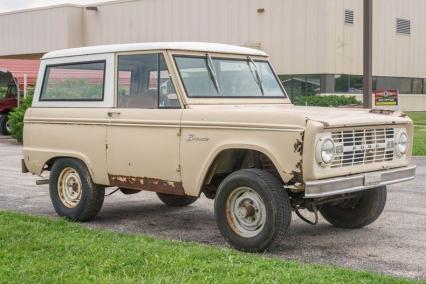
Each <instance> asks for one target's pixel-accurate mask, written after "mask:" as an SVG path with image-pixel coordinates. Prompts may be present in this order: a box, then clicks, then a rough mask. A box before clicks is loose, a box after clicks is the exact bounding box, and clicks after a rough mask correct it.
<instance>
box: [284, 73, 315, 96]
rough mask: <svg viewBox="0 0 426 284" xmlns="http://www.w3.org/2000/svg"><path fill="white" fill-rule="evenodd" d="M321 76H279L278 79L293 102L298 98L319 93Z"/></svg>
mask: <svg viewBox="0 0 426 284" xmlns="http://www.w3.org/2000/svg"><path fill="white" fill-rule="evenodd" d="M321 76H322V75H317V74H315V75H280V76H279V78H280V80H281V82H282V84H283V86H284V88H285V90H286V92H287V94H288V95H289V97H290V98H291V99H292V100H293V101H294V100H296V99H297V98H298V97H300V96H313V95H316V94H319V93H321V88H320V87H321Z"/></svg>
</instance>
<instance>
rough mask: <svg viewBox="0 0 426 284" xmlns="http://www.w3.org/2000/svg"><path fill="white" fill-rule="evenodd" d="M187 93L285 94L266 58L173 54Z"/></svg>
mask: <svg viewBox="0 0 426 284" xmlns="http://www.w3.org/2000/svg"><path fill="white" fill-rule="evenodd" d="M174 59H175V62H176V65H177V68H178V70H179V74H180V76H181V79H182V81H183V84H184V86H185V89H186V93H187V95H188V97H195V98H234V97H240V98H242V97H243V98H244V97H269V98H271V97H274V98H277V97H281V98H284V97H286V95H285V93H284V90H283V89H282V87H281V85H280V83H279V81H278V79H277V77H276V76H275V74H274V72H273V71H272V68H271V66H270V64H269V62H268V61H259V60H253V59H251V58H250V57H247V59H233V58H232V59H229V58H214V57H213V58H211V57H210V56H208V55H206V56H204V57H203V56H174Z"/></svg>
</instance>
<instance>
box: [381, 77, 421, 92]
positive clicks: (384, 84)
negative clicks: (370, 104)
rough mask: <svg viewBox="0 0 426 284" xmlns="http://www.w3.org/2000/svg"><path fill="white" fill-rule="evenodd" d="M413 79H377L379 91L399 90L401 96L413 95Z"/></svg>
mask: <svg viewBox="0 0 426 284" xmlns="http://www.w3.org/2000/svg"><path fill="white" fill-rule="evenodd" d="M411 88H412V82H411V78H398V77H377V89H378V90H391V89H396V90H399V93H401V94H412V93H413V91H412V89H411Z"/></svg>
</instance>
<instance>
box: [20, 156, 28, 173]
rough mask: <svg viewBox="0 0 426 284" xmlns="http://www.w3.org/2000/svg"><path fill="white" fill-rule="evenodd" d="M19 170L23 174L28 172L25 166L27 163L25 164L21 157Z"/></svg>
mask: <svg viewBox="0 0 426 284" xmlns="http://www.w3.org/2000/svg"><path fill="white" fill-rule="evenodd" d="M21 171H22V173H23V174H25V173H28V172H29V170H28V168H27V165H25V161H24V159H21Z"/></svg>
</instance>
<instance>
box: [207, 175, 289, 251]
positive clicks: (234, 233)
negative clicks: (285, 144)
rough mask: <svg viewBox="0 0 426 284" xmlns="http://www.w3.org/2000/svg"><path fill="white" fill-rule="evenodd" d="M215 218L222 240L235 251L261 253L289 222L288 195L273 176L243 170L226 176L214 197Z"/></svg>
mask: <svg viewBox="0 0 426 284" xmlns="http://www.w3.org/2000/svg"><path fill="white" fill-rule="evenodd" d="M214 209H215V216H216V223H217V226H218V228H219V230H220V232H221V233H222V235H223V237H224V238H225V239H226V240H227V241H228V243H229V244H230V245H232V246H233V247H234V248H236V249H238V250H242V251H248V252H259V251H264V250H265V249H266V248H268V247H269V246H270V245H271V244H272V243H273V242H276V241H278V240H279V239H280V238H281V237H282V236H283V235H284V233H285V232H286V231H287V229H288V227H289V225H290V222H291V212H292V209H291V206H290V201H289V197H288V195H287V192H286V191H285V189H284V188H283V186H282V184H281V182H280V181H279V180H278V179H277V178H276V177H275V176H273V175H272V174H270V173H268V172H266V171H262V170H259V169H244V170H239V171H236V172H234V173H232V174H230V175H229V176H227V177H226V178H225V179H224V180H223V181H222V183H221V184H220V186H219V189H218V191H217V193H216V198H215V203H214Z"/></svg>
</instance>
